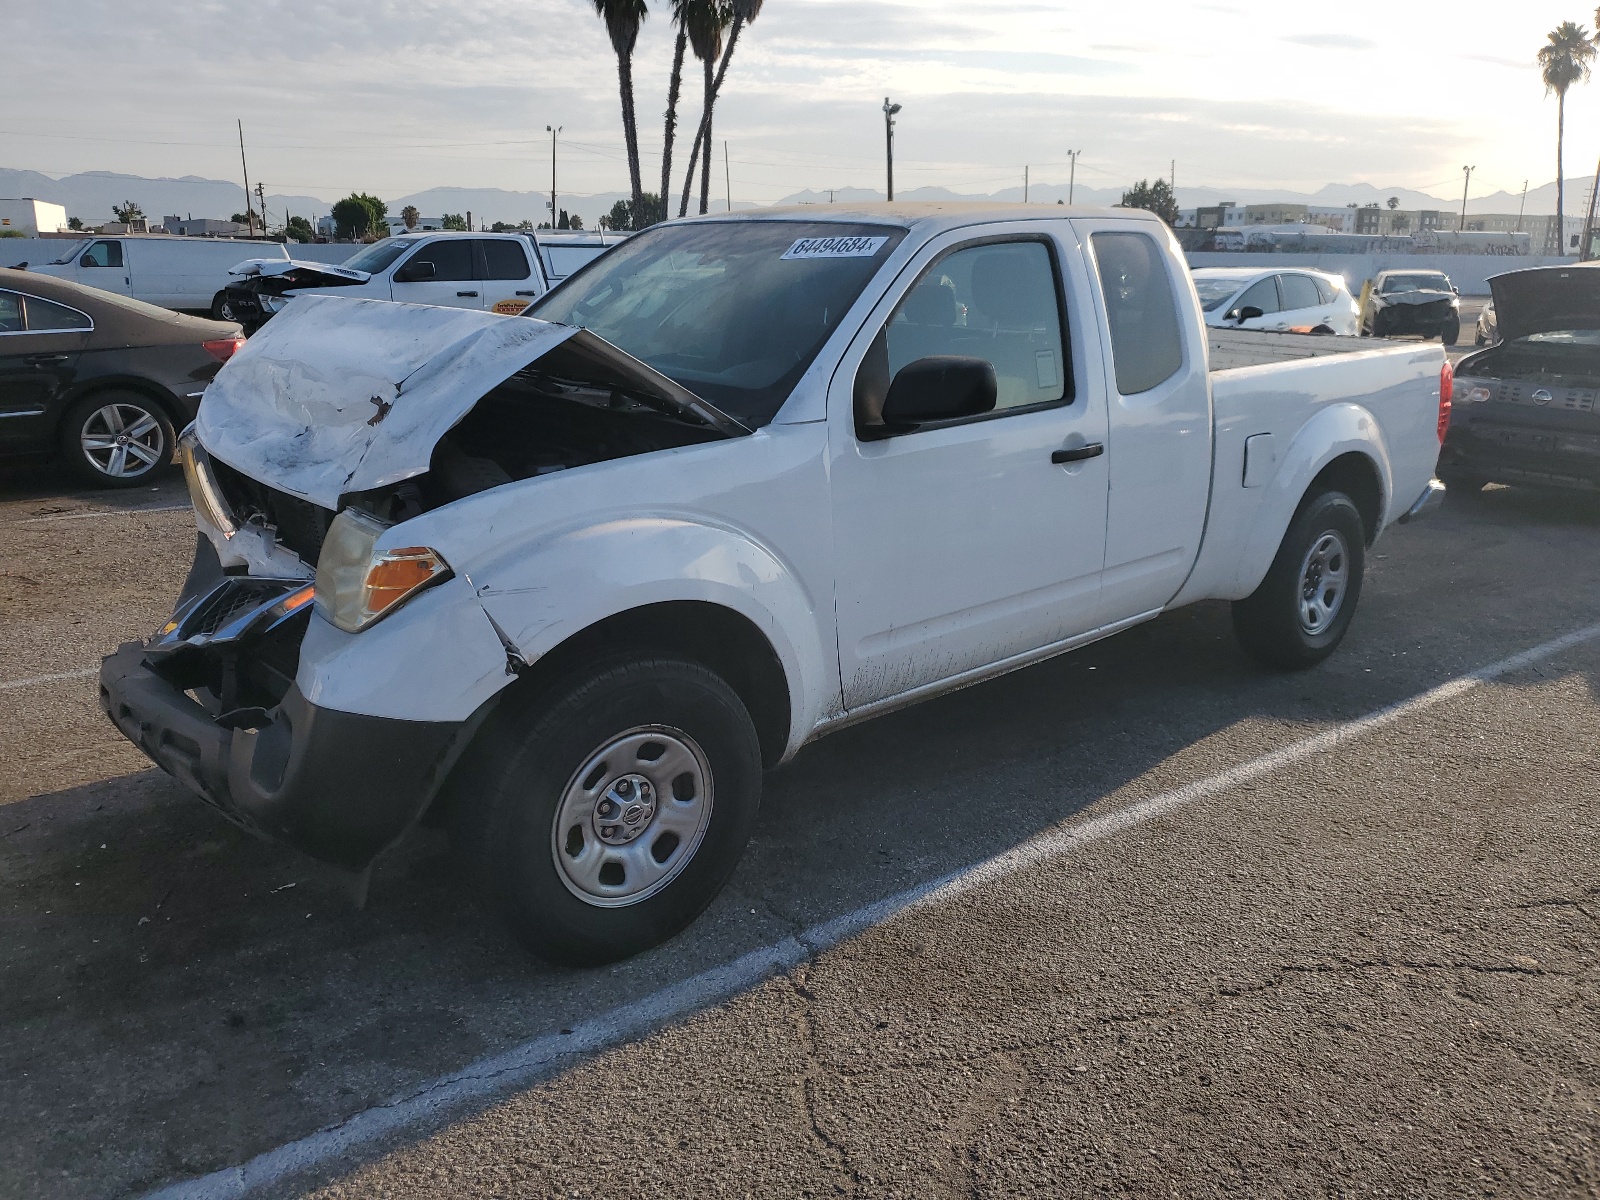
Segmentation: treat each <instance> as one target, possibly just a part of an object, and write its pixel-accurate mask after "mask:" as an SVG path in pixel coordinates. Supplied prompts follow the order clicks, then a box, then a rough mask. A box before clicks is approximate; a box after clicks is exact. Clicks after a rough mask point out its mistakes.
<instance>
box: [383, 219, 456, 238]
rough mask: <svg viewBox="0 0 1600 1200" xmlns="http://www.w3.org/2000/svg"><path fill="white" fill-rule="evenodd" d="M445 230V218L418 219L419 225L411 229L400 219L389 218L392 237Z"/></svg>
mask: <svg viewBox="0 0 1600 1200" xmlns="http://www.w3.org/2000/svg"><path fill="white" fill-rule="evenodd" d="M443 229H444V218H443V217H418V218H417V223H416V224H415V225H412V226H410V227H407V225H406V223H405V222H404V221H402V220H401V219H400V218H399V217H390V218H389V236H390V237H398V236H399V235H400V234H402V233H438V232H440V231H441V230H443Z"/></svg>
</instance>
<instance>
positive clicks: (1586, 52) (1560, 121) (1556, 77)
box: [1539, 21, 1595, 253]
mask: <svg viewBox="0 0 1600 1200" xmlns="http://www.w3.org/2000/svg"><path fill="white" fill-rule="evenodd" d="M1549 38H1550V40H1549V41H1548V42H1547V43H1546V44H1545V45H1543V46H1541V47H1540V48H1539V76H1540V78H1542V79H1543V80H1544V94H1545V95H1547V96H1548V95H1549V94H1550V93H1551V92H1554V93H1555V94H1556V242H1557V247H1558V250H1559V251H1560V252H1563V253H1564V252H1565V251H1566V248H1567V247H1566V245H1565V243H1566V240H1567V227H1566V222H1565V217H1566V204H1565V197H1564V196H1563V195H1562V191H1563V190H1564V189H1565V187H1566V172H1565V170H1564V169H1563V162H1562V143H1563V142H1564V141H1565V140H1566V137H1567V89H1568V88H1570V87H1571V86H1572V85H1573V84H1575V83H1584V82H1586V81H1587V80H1588V78H1589V69H1590V65H1591V64H1592V63H1593V62H1594V56H1595V46H1594V43H1593V42H1591V41H1590V40H1589V31H1588V30H1586V29H1585V28H1584V27H1583V26H1582V25H1578V24H1575V23H1574V22H1572V21H1563V22H1561V24H1559V25H1557V26H1556V27H1555V28H1554V29H1552V30H1551V31H1550V35H1549Z"/></svg>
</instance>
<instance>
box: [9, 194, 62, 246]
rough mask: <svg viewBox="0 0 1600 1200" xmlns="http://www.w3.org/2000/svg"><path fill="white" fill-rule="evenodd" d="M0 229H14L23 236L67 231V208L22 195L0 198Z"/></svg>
mask: <svg viewBox="0 0 1600 1200" xmlns="http://www.w3.org/2000/svg"><path fill="white" fill-rule="evenodd" d="M0 229H15V230H16V231H17V232H18V233H20V234H22V236H23V237H40V236H43V235H47V234H52V233H66V232H67V210H66V209H65V208H63V207H62V206H61V205H59V204H51V203H50V202H49V201H48V200H35V199H34V198H33V197H32V196H23V197H21V198H19V199H15V200H6V199H0Z"/></svg>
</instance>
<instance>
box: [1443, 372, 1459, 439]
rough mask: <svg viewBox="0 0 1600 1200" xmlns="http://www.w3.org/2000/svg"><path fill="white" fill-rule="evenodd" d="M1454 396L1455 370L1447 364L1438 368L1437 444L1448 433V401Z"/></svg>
mask: <svg viewBox="0 0 1600 1200" xmlns="http://www.w3.org/2000/svg"><path fill="white" fill-rule="evenodd" d="M1455 394H1456V369H1455V368H1454V367H1452V366H1451V365H1450V364H1449V363H1445V365H1444V366H1442V367H1440V368H1439V444H1440V445H1441V446H1442V445H1444V435H1445V434H1446V433H1448V432H1449V431H1450V401H1451V400H1452V399H1453V398H1454V396H1455Z"/></svg>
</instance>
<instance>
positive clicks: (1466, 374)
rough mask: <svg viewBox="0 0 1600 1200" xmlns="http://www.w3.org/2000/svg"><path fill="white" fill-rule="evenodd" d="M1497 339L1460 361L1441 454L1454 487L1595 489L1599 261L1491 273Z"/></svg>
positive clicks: (1599, 420) (1599, 464) (1599, 449)
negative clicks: (1486, 485)
mask: <svg viewBox="0 0 1600 1200" xmlns="http://www.w3.org/2000/svg"><path fill="white" fill-rule="evenodd" d="M1489 288H1490V290H1491V291H1492V292H1493V293H1494V309H1495V321H1496V329H1497V332H1498V333H1499V337H1500V341H1499V342H1498V344H1496V345H1494V346H1491V347H1489V348H1488V349H1486V350H1480V351H1478V352H1477V353H1475V354H1469V355H1468V356H1467V357H1466V358H1463V359H1462V360H1461V361H1460V363H1458V364H1457V365H1456V397H1455V398H1456V403H1455V407H1454V409H1453V411H1452V413H1451V417H1450V432H1449V436H1448V437H1447V438H1446V439H1445V445H1444V453H1443V455H1442V456H1441V458H1440V468H1439V469H1440V473H1441V475H1443V476H1444V477H1445V478H1446V479H1447V481H1448V482H1449V483H1450V485H1451V486H1452V487H1459V488H1460V489H1461V490H1462V491H1464V492H1477V491H1481V490H1482V488H1483V486H1484V485H1485V484H1487V483H1508V484H1523V485H1530V486H1535V487H1548V488H1562V489H1570V490H1579V491H1593V490H1596V489H1600V411H1597V410H1596V400H1597V398H1600V265H1592V264H1584V265H1578V266H1560V267H1534V268H1532V269H1530V270H1526V271H1512V272H1510V273H1508V274H1505V275H1496V276H1494V277H1493V278H1492V279H1490V280H1489Z"/></svg>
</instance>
